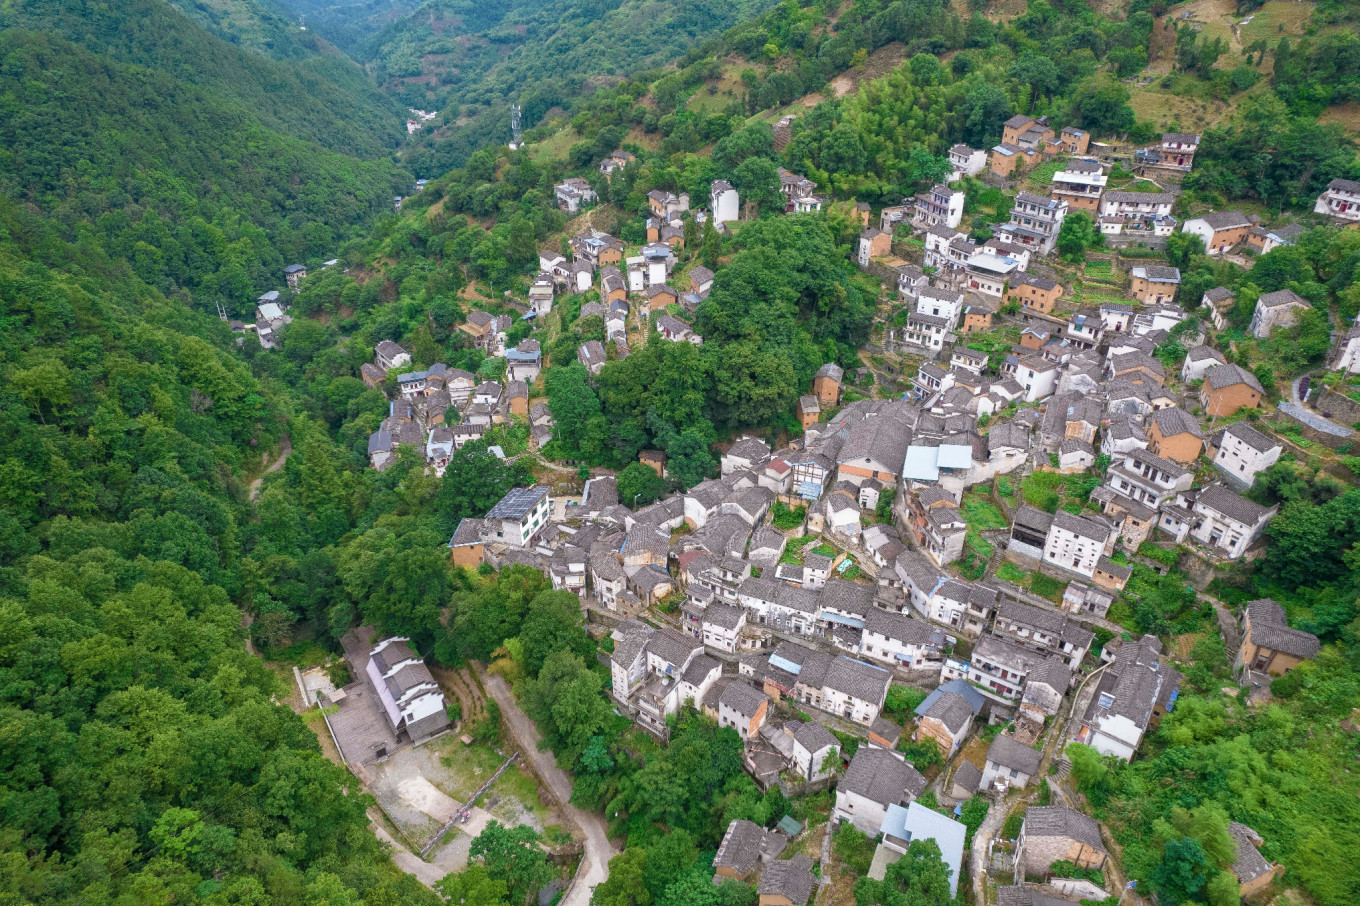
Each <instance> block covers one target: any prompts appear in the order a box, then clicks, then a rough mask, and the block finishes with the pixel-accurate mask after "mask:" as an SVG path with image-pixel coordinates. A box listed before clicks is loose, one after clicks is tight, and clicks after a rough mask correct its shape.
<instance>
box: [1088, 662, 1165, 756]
mask: <svg viewBox="0 0 1360 906" xmlns="http://www.w3.org/2000/svg"><path fill="white" fill-rule="evenodd" d="M1180 679H1181V677H1180V674H1179V673H1177V672H1176V669H1175V668H1174V667H1172V666H1171V664H1170V662H1169V660H1168V659H1167V658H1166V657H1165V655H1164V654H1163V653H1162V643H1161V641H1160V640H1159V639H1157V638H1156V637H1155V636H1151V635H1145V636H1143V637H1142V638H1141V639H1139V640H1138V641H1137V642H1125V643H1124V644H1123V645H1121V646H1120V647H1119V650H1118V652H1117V653H1116V654H1115V660H1114V664H1113V665H1112V666H1111V667H1110V668H1109V669H1107V670H1106V671H1105V675H1104V676H1102V677H1101V678H1100V684H1099V685H1098V686H1096V691H1095V695H1094V696H1092V698H1091V703H1090V705H1088V706H1087V708H1086V713H1085V715H1084V716H1083V717H1082V722H1081V728H1080V729H1079V730H1078V731H1077V736H1076V741H1077V742H1080V743H1084V744H1086V745H1088V746H1090V747H1091V748H1093V749H1095V750H1096V751H1097V752H1099V753H1100V754H1102V755H1113V756H1115V757H1116V758H1119V759H1122V760H1124V761H1129V760H1131V759H1132V758H1133V755H1134V752H1136V751H1137V750H1138V745H1139V743H1141V742H1142V740H1143V736H1144V735H1145V734H1146V733H1147V732H1148V730H1149V729H1150V728H1151V727H1152V725H1153V722H1154V721H1155V720H1156V719H1157V718H1159V717H1160V716H1161V715H1162V714H1164V713H1166V712H1167V711H1170V710H1171V709H1172V708H1173V707H1175V701H1176V696H1177V695H1178V694H1179V693H1178V690H1179V688H1180Z"/></svg>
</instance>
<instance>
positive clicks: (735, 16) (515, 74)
mask: <svg viewBox="0 0 1360 906" xmlns="http://www.w3.org/2000/svg"><path fill="white" fill-rule="evenodd" d="M772 5H773V2H772V0H737V2H733V0H552V2H548V3H539V2H532V3H531V2H525V0H492V2H486V3H481V2H474V0H428V2H426V3H424V4H422V5H421V6H420V7H418V8H417V9H415V10H413V11H412V12H411V13H409V14H408V15H406V16H404V17H403V18H400V19H398V20H396V21H394V22H392V23H391V24H390V25H388V26H387V27H386V28H384V29H383V30H382V32H380V33H379V34H378V35H376V36H375V37H374V38H373V39H372V41H371V42H369V43H368V44H367V45H366V46H364V47H362V48H359V49H356V50H353V51H352V52H353V53H355V54H356V55H357V58H358V59H360V60H361V61H363V62H364V63H365V64H366V65H368V67H369V68H370V70H371V71H372V73H373V75H374V77H375V78H376V79H377V82H378V84H379V85H381V86H383V87H384V88H386V89H388V90H389V91H391V92H392V93H393V94H394V95H395V96H397V97H399V98H400V99H401V100H402V101H403V102H405V103H408V104H410V105H411V106H414V107H420V108H422V109H430V110H433V109H440V110H442V111H443V112H444V114H445V127H444V128H443V129H442V130H441V131H440V132H439V133H438V134H437V135H436V136H435V137H434V138H433V140H432V141H430V142H429V145H430V147H429V148H428V149H425V150H423V151H422V152H417V153H416V154H415V155H413V157H412V166H413V168H414V169H416V170H417V171H418V172H420V173H421V175H423V176H429V177H433V176H438V175H440V174H442V173H443V172H445V171H446V170H448V169H449V168H450V167H452V166H455V165H457V164H461V163H462V162H463V161H464V160H465V159H466V158H467V155H468V154H469V153H471V152H472V151H474V150H476V149H477V148H478V147H480V146H481V145H482V144H483V143H485V142H486V141H487V140H488V139H491V140H497V141H505V140H508V139H509V137H510V131H509V105H510V104H511V103H516V102H517V103H519V104H521V105H522V106H523V107H524V125H525V127H526V128H528V127H530V126H533V125H534V124H535V123H537V122H538V121H539V120H540V119H541V118H542V117H543V115H544V113H545V112H546V111H548V110H549V109H552V108H570V107H571V106H572V104H573V102H574V100H575V99H576V98H577V97H579V96H580V95H581V94H582V93H585V92H588V91H590V90H593V88H594V87H596V86H598V85H601V84H611V83H617V82H618V81H620V79H621V77H623V76H625V75H627V74H629V73H631V72H633V71H635V70H638V69H643V68H646V67H652V66H660V65H664V64H667V63H670V62H671V61H672V60H674V59H675V58H676V57H679V56H680V55H682V54H684V53H685V51H687V50H688V49H690V48H691V47H693V46H695V45H696V44H698V43H700V42H702V41H703V40H704V39H706V38H709V37H711V36H714V35H716V34H718V33H720V32H721V31H723V30H724V29H727V28H729V27H731V26H732V25H735V24H736V23H738V22H741V21H743V20H745V19H746V18H748V17H750V16H752V15H755V14H757V13H760V12H762V11H763V10H765V9H768V8H769V7H770V6H772ZM319 27H322V28H323V30H324V26H319Z"/></svg>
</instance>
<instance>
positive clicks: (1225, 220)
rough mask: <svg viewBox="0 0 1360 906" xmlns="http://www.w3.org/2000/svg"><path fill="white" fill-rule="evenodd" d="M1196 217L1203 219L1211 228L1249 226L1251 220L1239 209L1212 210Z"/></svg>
mask: <svg viewBox="0 0 1360 906" xmlns="http://www.w3.org/2000/svg"><path fill="white" fill-rule="evenodd" d="M1196 219H1198V220H1203V221H1204V222H1205V223H1207V224H1208V225H1209V227H1210V229H1213V230H1230V229H1233V228H1235V227H1244V226H1251V220H1250V219H1249V218H1248V217H1247V215H1246V214H1243V213H1242V212H1241V211H1214V212H1213V213H1210V214H1204V215H1202V216H1201V217H1199V218H1196Z"/></svg>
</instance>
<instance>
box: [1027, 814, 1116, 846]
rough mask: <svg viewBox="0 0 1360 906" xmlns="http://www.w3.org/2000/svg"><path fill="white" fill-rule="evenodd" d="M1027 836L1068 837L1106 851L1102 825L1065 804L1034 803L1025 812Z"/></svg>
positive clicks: (1029, 837) (1030, 837) (1031, 837)
mask: <svg viewBox="0 0 1360 906" xmlns="http://www.w3.org/2000/svg"><path fill="white" fill-rule="evenodd" d="M1024 834H1025V837H1026V838H1028V839H1034V838H1037V837H1067V838H1070V839H1072V840H1076V841H1077V842H1079V843H1085V844H1086V845H1087V846H1090V847H1093V848H1094V849H1098V850H1100V851H1101V852H1105V844H1104V842H1102V841H1101V839H1100V825H1099V824H1097V823H1096V819H1094V818H1092V817H1091V816H1090V815H1084V814H1082V813H1081V812H1079V811H1077V810H1076V809H1074V808H1068V807H1067V806H1065V805H1032V806H1030V807H1029V810H1028V811H1026V812H1025V830H1024Z"/></svg>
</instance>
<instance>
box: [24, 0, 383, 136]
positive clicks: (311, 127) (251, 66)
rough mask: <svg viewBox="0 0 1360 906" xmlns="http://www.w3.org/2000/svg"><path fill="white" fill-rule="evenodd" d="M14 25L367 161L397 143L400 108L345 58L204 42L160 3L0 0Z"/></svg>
mask: <svg viewBox="0 0 1360 906" xmlns="http://www.w3.org/2000/svg"><path fill="white" fill-rule="evenodd" d="M16 28H22V29H31V30H33V31H40V32H45V33H47V34H49V35H52V36H55V37H60V38H64V39H66V40H68V41H71V42H72V43H75V44H78V45H80V46H81V47H83V48H85V49H86V50H88V51H90V52H91V53H93V54H97V55H99V56H100V57H102V58H104V60H105V62H108V63H119V64H125V65H130V66H136V67H142V68H145V69H150V70H153V71H155V72H157V73H159V74H161V75H165V76H169V77H170V78H173V79H174V80H175V81H177V82H181V83H184V84H186V85H189V86H193V87H195V88H199V89H202V90H203V91H205V92H206V93H208V94H209V95H211V96H212V97H214V98H217V99H219V100H221V101H223V102H233V103H234V105H235V106H239V107H240V108H242V109H244V110H246V111H248V112H249V114H250V116H251V117H253V118H255V119H258V120H259V122H260V123H261V125H263V126H265V127H267V128H269V129H271V130H272V131H274V132H278V133H280V134H284V135H293V136H296V137H298V138H302V139H306V140H308V141H310V142H313V143H315V144H318V145H320V146H321V147H323V148H328V149H330V150H333V151H340V152H344V153H347V154H353V155H355V156H359V157H365V158H375V157H377V156H379V155H381V154H383V153H384V152H385V151H387V150H390V149H394V148H396V147H397V146H398V144H399V142H400V141H401V134H402V125H401V124H402V120H404V119H405V111H404V110H402V108H401V107H400V106H399V105H397V104H395V103H394V102H393V101H392V100H390V99H389V98H387V97H385V96H384V95H383V94H382V93H381V92H380V91H379V90H378V89H377V88H376V87H374V86H373V84H372V83H371V82H370V81H369V80H368V79H367V78H365V77H364V74H363V72H362V70H360V69H359V68H358V67H357V66H355V65H354V64H353V63H352V62H350V61H349V60H346V59H344V58H343V57H339V56H336V55H333V54H314V55H309V56H307V57H306V58H305V59H289V60H283V61H275V60H271V59H268V58H266V57H264V56H262V55H260V54H257V53H252V52H249V51H246V50H243V49H241V48H238V47H234V46H232V45H230V44H227V43H225V42H223V41H221V40H218V39H215V38H213V37H212V36H210V35H209V34H207V33H206V32H204V31H203V29H202V28H200V27H199V26H198V25H196V24H195V23H194V22H192V21H191V20H190V19H189V18H187V17H186V16H184V15H182V14H180V13H179V12H177V11H176V10H175V9H174V8H173V7H171V6H170V5H169V4H167V3H164V2H161V0H126V2H120V3H118V4H109V3H95V2H92V0H22V2H16V3H7V4H5V6H4V7H3V8H0V29H4V30H9V29H16Z"/></svg>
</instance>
